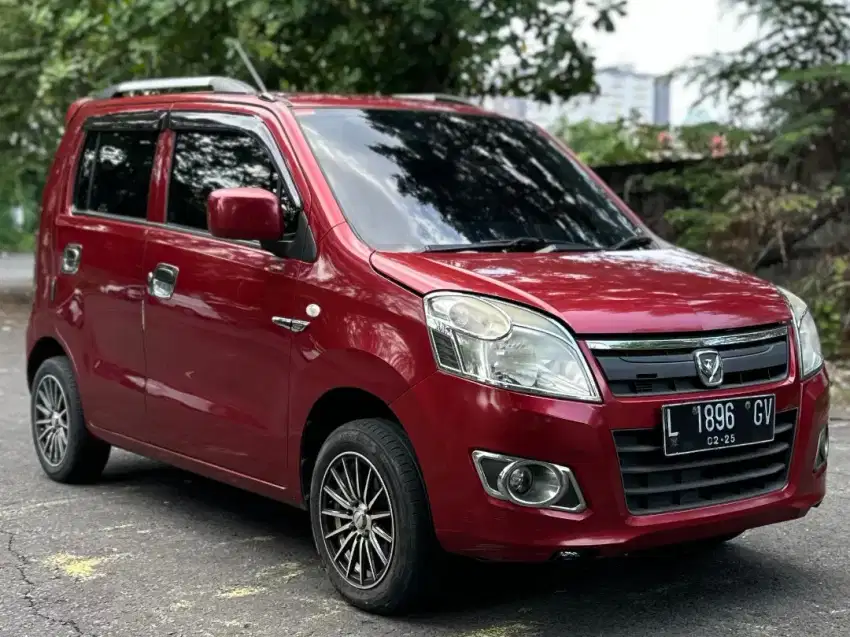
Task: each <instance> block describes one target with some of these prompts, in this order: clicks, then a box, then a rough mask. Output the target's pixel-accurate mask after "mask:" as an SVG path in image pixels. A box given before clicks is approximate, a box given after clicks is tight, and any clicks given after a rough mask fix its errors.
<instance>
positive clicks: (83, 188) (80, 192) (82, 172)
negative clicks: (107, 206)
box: [74, 133, 98, 210]
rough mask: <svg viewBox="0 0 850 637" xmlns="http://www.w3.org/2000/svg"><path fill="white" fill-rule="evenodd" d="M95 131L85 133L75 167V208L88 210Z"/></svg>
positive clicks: (95, 143)
mask: <svg viewBox="0 0 850 637" xmlns="http://www.w3.org/2000/svg"><path fill="white" fill-rule="evenodd" d="M97 136H98V134H97V133H89V134H88V135H86V143H85V145H84V146H83V153H82V155H81V156H80V163H79V166H78V167H77V181H76V183H75V184H74V207H75V208H76V209H77V210H88V207H89V191H90V190H89V189H90V186H91V176H92V171H93V170H94V156H95V154H96V153H97Z"/></svg>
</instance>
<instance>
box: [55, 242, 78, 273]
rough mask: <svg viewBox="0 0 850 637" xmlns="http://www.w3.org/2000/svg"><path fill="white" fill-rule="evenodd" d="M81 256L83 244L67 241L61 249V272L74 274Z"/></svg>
mask: <svg viewBox="0 0 850 637" xmlns="http://www.w3.org/2000/svg"><path fill="white" fill-rule="evenodd" d="M82 258H83V246H81V245H80V244H79V243H69V244H68V245H66V246H65V249H64V250H63V251H62V265H61V268H60V270H61V271H62V274H76V273H77V270H79V269H80V260H81V259H82Z"/></svg>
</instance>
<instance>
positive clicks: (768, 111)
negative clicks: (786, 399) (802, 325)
mask: <svg viewBox="0 0 850 637" xmlns="http://www.w3.org/2000/svg"><path fill="white" fill-rule="evenodd" d="M728 4H729V5H730V6H731V7H732V8H734V9H737V10H740V11H742V12H743V14H744V15H745V16H747V17H751V18H753V19H755V20H758V22H759V25H760V30H761V35H760V37H759V39H758V40H756V41H754V42H752V43H751V44H749V45H747V46H745V47H743V48H742V49H741V50H739V51H736V52H733V53H729V54H723V55H717V56H713V57H711V58H708V59H704V60H700V61H699V62H698V63H697V64H696V65H695V67H694V69H693V73H694V77H695V78H696V79H697V80H698V81H699V82H700V83H701V85H702V88H703V94H704V95H705V96H706V98H709V99H711V98H721V99H723V100H724V101H726V102H727V103H728V104H730V106H731V108H732V113H733V115H734V116H735V117H737V118H740V119H751V118H752V117H753V115H754V113H753V108H754V107H756V108H758V109H759V113H758V119H759V120H760V121H761V122H762V123H763V127H764V134H763V135H762V136H761V137H760V138H759V139H757V140H755V141H756V142H757V143H755V144H753V146H752V148H751V149H750V150H751V158H750V161H748V162H746V163H745V164H744V165H742V166H740V167H738V168H736V169H734V170H727V171H724V172H723V174H722V176H719V177H720V179H718V181H720V180H721V179H722V181H723V183H725V184H726V186H727V187H726V188H724V189H722V190H719V189H714V190H713V193H714V195H713V196H712V197H711V198H710V201H708V202H707V205H706V206H704V207H701V208H700V209H687V210H676V211H672V212H671V213H670V215H669V216H670V219H671V220H672V221H673V222H674V225H675V226H676V227H677V229H678V230H679V232H681V236H682V237H683V238H684V240H685V242H686V243H689V246H690V247H692V248H694V249H696V250H700V251H703V252H708V253H710V254H713V255H714V256H718V257H719V258H722V259H723V260H725V261H730V262H733V263H735V264H736V265H739V266H741V267H743V268H745V269H748V270H750V271H753V272H756V273H757V274H760V275H762V276H768V277H771V278H773V279H774V280H777V281H778V282H780V283H782V284H784V285H787V286H788V287H791V288H792V289H794V290H795V291H797V292H798V293H800V294H801V296H803V298H806V299H807V300H808V301H809V303H810V306H811V308H812V311H813V313H814V315H815V317H816V319H817V320H818V323H819V327H820V329H821V334H822V337H823V340H824V345H825V347H826V349H827V351H829V352H832V353H836V352H843V353H845V354H850V293H848V291H850V271H848V267H847V266H848V263H850V4H848V3H847V2H846V0H734V1H730V2H728ZM754 94H756V95H758V96H759V99H753V95H754Z"/></svg>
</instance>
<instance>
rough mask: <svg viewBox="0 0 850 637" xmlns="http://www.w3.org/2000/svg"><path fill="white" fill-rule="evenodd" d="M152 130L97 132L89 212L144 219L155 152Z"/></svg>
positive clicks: (154, 132) (155, 134)
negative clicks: (98, 142)
mask: <svg viewBox="0 0 850 637" xmlns="http://www.w3.org/2000/svg"><path fill="white" fill-rule="evenodd" d="M157 135H158V133H157V132H156V131H126V132H120V133H119V132H114V133H113V132H102V133H100V146H99V148H98V153H97V160H96V161H95V169H94V179H93V180H92V189H91V200H90V202H89V209H90V210H95V211H97V212H108V213H109V214H113V215H120V216H122V217H133V218H134V219H144V218H145V217H146V216H147V211H148V189H149V188H150V180H151V169H152V168H153V158H154V153H155V152H156V140H157Z"/></svg>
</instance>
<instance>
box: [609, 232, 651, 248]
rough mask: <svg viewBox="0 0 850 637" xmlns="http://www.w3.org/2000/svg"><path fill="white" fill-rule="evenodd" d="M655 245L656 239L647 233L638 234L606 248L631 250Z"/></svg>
mask: <svg viewBox="0 0 850 637" xmlns="http://www.w3.org/2000/svg"><path fill="white" fill-rule="evenodd" d="M652 245H655V240H654V239H653V238H652V237H650V236H647V235H645V234H636V235H633V236H631V237H628V238H627V239H623V240H622V241H618V242H617V243H615V244H614V245H610V246H608V247H607V248H605V249H606V250H631V249H632V248H648V247H649V246H652Z"/></svg>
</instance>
